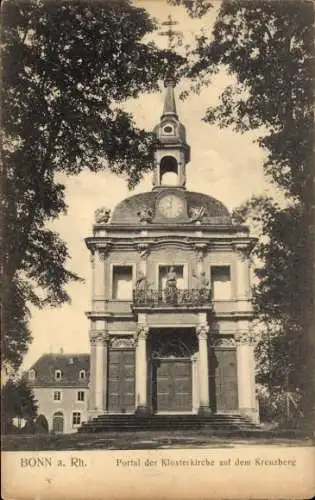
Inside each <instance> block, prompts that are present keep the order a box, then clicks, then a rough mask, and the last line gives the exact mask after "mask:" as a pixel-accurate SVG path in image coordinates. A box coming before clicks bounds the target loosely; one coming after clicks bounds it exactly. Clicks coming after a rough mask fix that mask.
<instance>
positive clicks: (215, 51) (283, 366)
mask: <svg viewBox="0 0 315 500" xmlns="http://www.w3.org/2000/svg"><path fill="white" fill-rule="evenodd" d="M180 3H183V2H180ZM193 3H194V5H195V8H197V6H198V4H199V0H195V1H194V2H193ZM190 10H191V9H190ZM313 24H314V9H313V4H312V2H309V1H303V0H301V1H300V0H298V1H292V2H287V1H285V0H276V1H274V2H270V1H265V0H262V1H260V2H256V1H247V0H246V1H245V0H233V1H231V0H224V1H223V2H222V4H221V7H220V9H219V13H218V16H217V18H216V21H215V24H214V27H213V29H212V30H211V32H210V31H209V32H208V33H207V32H206V31H203V32H202V33H201V34H198V35H197V36H196V48H195V50H194V51H193V58H192V62H191V64H190V67H189V68H188V70H187V75H188V76H189V77H190V78H191V79H192V82H193V88H194V86H195V88H197V89H198V88H199V87H200V84H201V85H207V84H208V83H209V78H211V76H212V75H214V74H215V73H216V72H218V71H219V70H221V69H222V68H225V69H226V70H227V72H228V73H229V74H230V75H231V76H232V77H233V78H234V83H231V84H229V85H227V86H226V88H225V89H224V90H223V92H222V93H221V95H220V98H219V103H218V105H216V106H213V107H208V108H207V109H206V112H205V116H204V120H205V122H207V123H215V124H217V125H218V126H220V127H232V128H234V130H236V131H237V132H240V133H244V132H247V131H248V130H252V129H258V130H259V132H260V134H261V136H260V138H259V140H258V142H259V145H260V146H261V147H262V148H263V149H264V151H265V152H266V160H265V162H264V170H265V173H266V175H267V176H268V178H269V179H270V180H271V181H272V182H273V183H274V184H275V185H276V186H277V188H278V189H280V190H281V192H282V193H283V194H284V195H285V197H286V198H287V201H286V204H285V206H284V207H280V206H278V205H277V204H276V203H275V202H274V201H273V200H271V199H269V198H266V197H253V198H251V199H250V200H249V201H248V202H246V203H244V204H243V205H242V206H241V207H239V208H238V210H236V211H235V213H234V217H235V220H236V221H237V222H241V223H249V222H250V223H255V224H256V225H257V224H258V226H259V233H258V235H259V242H258V245H257V247H256V249H255V250H254V257H255V258H256V262H257V261H258V260H259V261H260V265H259V266H258V267H257V268H256V277H257V279H258V284H257V285H256V286H255V289H254V300H255V310H256V314H257V316H258V317H259V319H260V320H261V321H262V322H264V327H265V328H264V330H265V334H264V335H263V336H262V340H261V342H260V343H259V344H258V346H257V352H258V354H259V356H258V359H259V377H260V380H261V381H263V382H264V383H266V384H268V385H269V387H270V384H271V385H274V386H277V385H278V384H279V385H280V386H282V387H283V388H284V389H286V390H287V389H288V387H289V388H290V390H295V389H296V388H297V387H298V388H300V389H301V390H302V393H303V396H304V400H305V396H306V393H307V392H308V393H310V389H309V387H307V386H308V385H309V384H308V380H310V374H311V373H310V371H309V370H310V365H312V359H313V358H312V349H313V348H314V342H313V341H312V339H311V337H312V335H311V334H310V335H309V336H308V335H307V333H308V332H309V331H310V322H311V318H310V312H311V311H312V310H313V298H312V296H313V289H312V272H311V270H312V258H313V255H312V251H313V243H314V242H313V240H312V234H311V231H310V224H311V222H312V215H313V214H312V197H313V161H312V160H313V147H312V146H313V133H314V129H313V110H312V108H313V67H314V48H313V33H314V31H313V30H314V28H313ZM231 81H232V79H231ZM307 374H308V376H307Z"/></svg>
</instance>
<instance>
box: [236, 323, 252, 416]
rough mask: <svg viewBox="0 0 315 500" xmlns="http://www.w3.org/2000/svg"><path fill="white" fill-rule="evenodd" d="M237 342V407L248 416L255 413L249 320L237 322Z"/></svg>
mask: <svg viewBox="0 0 315 500" xmlns="http://www.w3.org/2000/svg"><path fill="white" fill-rule="evenodd" d="M235 340H236V342H237V348H236V359H237V387H238V407H239V411H240V413H243V414H246V415H248V416H250V417H254V416H255V415H256V411H257V410H256V394H255V392H256V391H255V360H254V345H253V337H252V334H251V332H250V329H249V321H239V322H238V332H237V334H236V335H235Z"/></svg>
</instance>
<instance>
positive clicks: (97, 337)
mask: <svg viewBox="0 0 315 500" xmlns="http://www.w3.org/2000/svg"><path fill="white" fill-rule="evenodd" d="M89 337H90V342H91V344H92V345H96V344H104V343H105V342H107V341H108V340H109V332H108V330H90V332H89Z"/></svg>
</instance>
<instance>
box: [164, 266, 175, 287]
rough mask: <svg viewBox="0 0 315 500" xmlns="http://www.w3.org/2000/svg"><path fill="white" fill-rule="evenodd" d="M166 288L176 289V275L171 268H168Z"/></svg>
mask: <svg viewBox="0 0 315 500" xmlns="http://www.w3.org/2000/svg"><path fill="white" fill-rule="evenodd" d="M166 288H173V289H174V288H175V289H176V288H177V275H176V271H175V269H174V267H173V266H171V267H170V268H169V270H168V273H167V276H166Z"/></svg>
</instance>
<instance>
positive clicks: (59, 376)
mask: <svg viewBox="0 0 315 500" xmlns="http://www.w3.org/2000/svg"><path fill="white" fill-rule="evenodd" d="M55 379H56V380H60V379H62V371H61V370H55Z"/></svg>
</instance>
